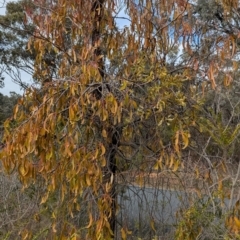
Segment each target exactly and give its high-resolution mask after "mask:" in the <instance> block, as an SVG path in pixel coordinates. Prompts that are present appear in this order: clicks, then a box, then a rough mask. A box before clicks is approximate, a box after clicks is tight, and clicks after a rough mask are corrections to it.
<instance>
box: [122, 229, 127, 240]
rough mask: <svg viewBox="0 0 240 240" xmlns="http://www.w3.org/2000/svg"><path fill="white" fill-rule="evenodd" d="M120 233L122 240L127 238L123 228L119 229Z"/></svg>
mask: <svg viewBox="0 0 240 240" xmlns="http://www.w3.org/2000/svg"><path fill="white" fill-rule="evenodd" d="M121 235H122V239H123V240H125V239H127V234H126V231H125V230H124V228H122V229H121Z"/></svg>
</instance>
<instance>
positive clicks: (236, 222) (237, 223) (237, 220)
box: [234, 216, 240, 229]
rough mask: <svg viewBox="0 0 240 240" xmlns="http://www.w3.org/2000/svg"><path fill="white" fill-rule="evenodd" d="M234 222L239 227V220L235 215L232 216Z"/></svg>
mask: <svg viewBox="0 0 240 240" xmlns="http://www.w3.org/2000/svg"><path fill="white" fill-rule="evenodd" d="M234 222H235V224H236V226H237V227H238V228H239V229H240V220H239V219H238V218H237V217H236V216H235V217H234Z"/></svg>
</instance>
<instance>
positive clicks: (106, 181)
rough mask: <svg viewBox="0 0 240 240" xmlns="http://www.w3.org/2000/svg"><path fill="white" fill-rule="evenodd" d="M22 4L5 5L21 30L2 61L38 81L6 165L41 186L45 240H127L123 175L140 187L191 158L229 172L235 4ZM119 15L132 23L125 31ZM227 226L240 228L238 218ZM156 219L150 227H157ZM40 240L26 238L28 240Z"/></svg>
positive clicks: (27, 234)
mask: <svg viewBox="0 0 240 240" xmlns="http://www.w3.org/2000/svg"><path fill="white" fill-rule="evenodd" d="M20 3H22V2H20ZM20 3H16V4H15V3H11V4H9V5H8V9H7V14H8V15H9V14H10V15H11V17H12V21H11V23H9V22H8V21H9V18H7V17H2V18H1V19H0V25H1V26H2V27H5V26H6V29H8V28H9V29H10V30H11V31H14V32H16V33H17V36H15V37H14V38H13V36H14V35H12V33H11V32H5V33H3V32H2V34H1V35H0V37H1V36H2V39H3V40H4V39H8V41H12V42H14V44H13V45H12V46H13V49H9V48H5V47H3V50H4V51H3V52H2V55H1V59H2V61H3V62H4V64H6V66H8V65H9V66H10V65H11V64H14V66H16V67H17V68H19V69H21V67H20V66H22V65H21V63H22V60H25V63H26V65H24V66H22V68H23V70H26V71H28V70H27V69H30V72H32V74H33V78H34V79H35V81H36V82H37V83H38V86H37V87H33V86H32V87H29V88H28V89H27V90H26V91H25V94H24V96H23V97H22V98H21V99H20V100H19V101H18V104H17V105H16V106H15V109H14V114H13V117H12V118H10V119H8V120H7V121H6V122H5V123H4V128H5V133H4V138H3V141H4V146H5V147H4V148H3V149H2V151H1V152H0V158H1V161H2V164H3V166H4V168H5V170H6V171H7V172H8V173H12V172H16V171H17V172H18V175H19V179H20V181H21V183H22V184H23V186H24V187H25V188H29V187H31V186H33V185H35V184H37V183H41V185H42V192H43V195H42V197H41V205H42V206H47V207H48V211H49V214H50V216H51V223H49V224H50V225H51V228H50V230H48V233H47V234H48V235H47V236H48V237H52V238H53V239H113V238H114V237H116V236H117V233H118V232H120V233H121V237H122V238H123V239H127V236H128V235H131V232H130V231H128V226H127V225H125V224H124V223H123V222H121V223H119V221H117V216H118V212H119V209H120V208H121V205H119V203H118V186H119V185H121V184H123V183H124V184H125V185H127V184H129V180H128V182H127V181H125V180H126V179H125V178H124V176H125V175H124V174H123V173H124V172H128V173H129V175H134V174H135V175H136V176H137V177H136V178H135V179H134V180H133V181H132V182H131V181H130V183H134V184H135V185H140V186H141V185H142V184H143V183H144V181H145V177H144V175H145V174H146V173H148V174H149V175H150V173H152V172H155V173H156V172H158V173H159V172H162V171H169V172H171V174H173V175H174V174H176V173H177V172H179V171H180V170H181V169H183V168H184V167H186V164H185V162H186V161H185V159H187V156H189V154H191V157H193V158H194V157H195V158H197V157H199V156H201V157H200V159H201V158H203V159H204V160H202V161H201V164H202V163H203V162H204V161H206V162H207V164H209V165H208V166H207V168H208V167H209V169H213V168H214V167H213V165H214V164H215V162H217V166H220V165H221V166H222V167H221V169H222V170H221V171H220V172H221V173H222V172H224V169H225V168H226V161H228V160H229V159H230V158H232V159H234V161H236V158H237V155H238V153H236V149H235V146H236V144H238V143H239V138H238V136H239V130H240V127H239V125H238V124H236V122H237V120H238V118H239V102H238V99H235V98H231V99H230V96H231V94H232V91H234V90H235V89H238V81H234V79H237V76H238V45H239V44H238V41H239V40H238V39H239V33H238V32H239V26H238V7H239V2H238V1H233V0H232V1H214V0H211V1H191V2H189V1H185V0H168V1H164V0H156V1H150V0H146V1H142V0H139V1H133V0H122V1H110V0H89V1H82V0H74V1H73V0H71V1H68V0H32V1H28V2H26V3H25V4H23V5H19V6H21V8H20V7H19V8H17V9H15V7H17V6H18V4H20ZM22 6H23V8H22ZM122 10H124V11H125V13H126V18H127V19H128V21H129V25H128V26H124V27H122V28H121V27H119V25H118V24H117V21H119V20H120V19H121V17H119V12H120V11H122ZM18 11H19V13H18ZM22 11H23V12H24V14H23V12H22ZM19 19H20V20H19ZM19 21H20V22H19ZM12 24H13V25H12ZM14 24H15V25H16V26H15V25H14ZM19 24H20V27H21V30H19ZM25 31H27V33H28V34H27V35H25ZM18 37H19V38H20V40H17V38H18ZM26 38H29V39H28V43H26ZM0 40H1V38H0ZM3 40H2V41H3ZM3 42H4V41H3ZM15 43H17V45H16V44H15ZM10 45H11V44H10ZM23 46H24V48H23ZM26 48H27V50H28V52H26V51H25V49H26ZM15 49H18V50H19V51H17V52H16V56H17V57H13V58H12V56H13V55H14V54H15V53H14V51H15ZM23 49H24V51H23ZM5 51H6V52H5ZM6 57H7V58H8V59H7V60H6V59H5V58H6ZM4 59H5V60H6V61H5V60H4ZM29 64H30V65H31V66H30V67H28V65H29ZM234 84H235V85H236V88H235V85H234ZM232 86H234V87H232ZM207 99H210V100H209V101H207ZM209 104H210V106H209ZM219 109H221V111H220V110H219ZM222 109H224V110H222ZM229 109H230V113H229V111H227V110H229ZM212 155H214V157H212ZM216 159H217V161H215V160H216ZM193 162H194V160H193ZM201 164H200V165H201ZM207 164H206V163H205V164H203V165H204V166H206V165H207ZM194 171H195V173H196V176H197V177H196V178H199V176H198V175H199V169H198V168H197V167H196V168H195V169H194ZM207 173H209V171H208V172H207ZM207 173H206V174H207ZM212 173H214V174H215V172H210V173H209V174H208V175H206V174H205V180H206V181H210V179H211V178H212V177H211V174H212ZM169 174H170V173H169ZM220 175H221V174H220ZM220 175H216V176H217V177H216V179H217V180H216V182H214V183H216V186H217V187H218V188H217V191H218V192H217V194H218V195H217V196H218V197H219V196H220V194H219V192H220V191H222V190H223V188H222V187H221V183H222V181H223V180H221V179H219V176H220ZM236 179H237V177H236ZM214 181H215V180H214ZM236 181H237V180H236ZM235 183H236V182H235ZM214 186H215V185H214ZM209 189H210V190H209ZM208 190H209V191H213V192H215V193H216V189H215V187H209V188H208ZM199 194H201V191H200V192H199ZM231 194H232V195H231V199H233V192H232V193H231ZM211 196H212V195H211ZM83 208H84V210H85V212H84V213H83V210H82V209H83ZM236 209H237V208H236ZM190 210H191V208H190ZM190 210H189V215H188V216H190V215H191V214H194V210H192V211H190ZM36 214H37V213H36ZM34 216H35V218H36V216H37V215H34ZM186 216H187V215H186ZM186 216H185V215H184V217H185V218H187V217H186ZM83 217H84V219H83ZM184 217H183V219H184ZM76 219H78V221H77V220H76ZM79 219H81V221H80V220H79ZM226 219H227V221H228V223H229V224H228V225H229V226H230V227H229V228H234V227H235V228H239V222H240V220H239V219H238V217H237V216H235V215H234V217H233V216H231V217H229V218H228V216H227V218H226ZM231 219H235V220H234V221H235V222H234V221H233V220H231ZM236 219H237V220H236ZM231 221H232V222H231ZM238 221H239V222H238ZM186 223H187V220H186ZM156 224H157V221H155V220H154V219H151V220H150V225H151V227H152V230H153V231H156V230H155V226H156ZM191 224H192V222H191V223H189V224H188V225H184V224H182V225H181V224H180V225H179V228H178V231H176V234H177V236H178V239H195V237H196V236H197V235H198V234H200V233H199V232H201V231H202V230H201V231H200V230H199V229H200V228H196V229H197V230H195V232H192V233H191V234H192V235H191V234H190V233H189V232H188V233H187V232H186V229H187V231H190V230H189V229H191V227H192V225H191ZM230 232H231V231H230ZM235 233H237V231H235ZM33 235H34V232H32V231H30V230H27V229H26V230H25V231H23V232H22V238H23V239H32V237H33ZM187 237H188V238H187Z"/></svg>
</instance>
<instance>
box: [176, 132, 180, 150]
mask: <svg viewBox="0 0 240 240" xmlns="http://www.w3.org/2000/svg"><path fill="white" fill-rule="evenodd" d="M178 143H179V131H177V132H176V134H175V150H176V152H179V145H178Z"/></svg>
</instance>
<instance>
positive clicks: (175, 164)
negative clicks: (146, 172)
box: [172, 161, 179, 172]
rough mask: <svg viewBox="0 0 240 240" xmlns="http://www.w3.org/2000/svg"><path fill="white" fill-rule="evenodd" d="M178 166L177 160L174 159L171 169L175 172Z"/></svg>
mask: <svg viewBox="0 0 240 240" xmlns="http://www.w3.org/2000/svg"><path fill="white" fill-rule="evenodd" d="M178 166H179V161H175V162H174V166H173V170H172V171H173V172H176V171H177V170H178Z"/></svg>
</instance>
